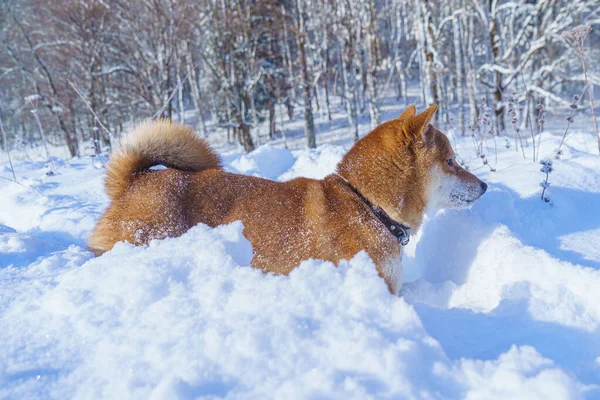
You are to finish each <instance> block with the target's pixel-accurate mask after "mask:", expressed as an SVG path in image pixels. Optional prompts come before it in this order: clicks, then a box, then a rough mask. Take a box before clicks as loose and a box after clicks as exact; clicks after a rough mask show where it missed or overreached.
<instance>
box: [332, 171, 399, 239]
mask: <svg viewBox="0 0 600 400" xmlns="http://www.w3.org/2000/svg"><path fill="white" fill-rule="evenodd" d="M338 176H339V177H340V178H342V180H343V181H344V182H346V184H347V185H348V186H349V187H350V189H352V191H353V192H354V193H356V195H357V196H358V197H360V199H361V200H362V201H363V202H364V203H365V204H366V205H367V206H368V207H369V208H370V209H371V211H372V212H373V214H375V216H376V217H377V219H379V221H381V223H382V224H383V225H385V227H386V228H387V229H388V231H390V233H391V234H392V235H394V236H395V237H396V238H397V239H398V241H399V242H400V244H401V245H402V246H406V245H407V244H408V242H409V241H410V233H409V232H408V231H409V229H410V227H408V226H406V225H404V224H401V223H400V222H396V221H394V220H393V219H391V218H390V216H389V215H387V213H386V212H385V211H383V210H382V209H381V208H379V207H377V206H376V205H374V204H373V203H371V202H370V201H369V199H367V198H366V197H365V196H363V194H362V193H361V192H359V191H358V189H357V188H355V187H354V186H353V185H352V184H351V183H350V182H348V181H347V180H346V178H344V177H343V176H341V175H339V174H338Z"/></svg>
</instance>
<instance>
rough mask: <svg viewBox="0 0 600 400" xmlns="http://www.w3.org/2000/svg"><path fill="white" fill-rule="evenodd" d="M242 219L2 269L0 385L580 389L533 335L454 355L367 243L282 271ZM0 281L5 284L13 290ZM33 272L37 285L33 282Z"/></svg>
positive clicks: (125, 391)
mask: <svg viewBox="0 0 600 400" xmlns="http://www.w3.org/2000/svg"><path fill="white" fill-rule="evenodd" d="M242 230H243V226H242V225H241V223H239V222H238V223H233V224H231V225H228V226H222V227H218V228H216V229H211V228H208V227H206V226H203V225H199V226H196V227H195V228H193V229H191V230H190V231H189V232H188V233H186V234H185V235H183V236H182V237H180V238H175V239H166V240H163V241H154V242H152V243H151V244H150V245H149V246H147V247H133V246H131V245H128V244H118V245H117V246H116V247H115V249H114V250H113V251H111V252H108V253H106V254H105V255H103V256H102V257H99V258H95V259H93V258H91V255H90V254H89V253H88V252H86V251H84V250H83V249H81V248H79V247H76V246H72V247H70V248H68V249H67V250H64V251H62V252H57V253H55V254H54V255H52V256H50V257H49V258H47V259H45V260H43V261H38V262H34V263H33V264H31V265H30V266H29V267H27V268H24V269H16V268H13V267H10V268H6V269H3V270H0V277H1V278H2V280H0V282H3V287H2V288H1V289H2V291H3V292H10V293H11V296H9V299H8V301H6V300H3V303H4V304H3V306H4V307H3V313H2V315H1V317H0V322H1V324H2V326H3V327H6V329H3V330H2V331H0V341H1V342H2V343H3V351H2V353H1V355H0V371H2V372H1V374H0V397H16V398H20V397H37V398H82V399H83V398H140V399H147V398H151V399H172V398H190V399H191V398H198V397H206V398H222V397H227V398H256V399H258V398H291V397H293V398H315V397H327V398H343V399H347V398H354V399H363V398H365V397H369V396H375V397H401V398H439V399H446V398H464V397H469V396H473V398H506V399H512V398H515V396H518V395H519V394H521V395H525V394H526V395H527V398H530V399H532V398H540V399H542V398H543V399H546V398H556V399H573V398H577V397H579V396H581V395H582V394H584V393H585V392H586V391H587V390H589V387H586V386H584V385H582V384H580V383H578V382H577V380H575V379H574V378H572V377H571V376H569V375H568V374H567V373H565V372H564V371H562V370H561V369H560V368H557V367H556V366H555V365H554V364H553V362H552V361H551V360H548V359H545V358H544V357H542V356H540V355H539V354H538V353H537V352H536V351H535V350H534V349H533V348H531V347H521V348H520V347H513V348H511V349H510V350H509V351H508V352H507V353H506V354H503V355H501V356H500V357H499V358H498V359H496V360H491V361H475V360H466V359H463V360H459V361H456V362H453V361H451V360H450V359H448V357H447V356H446V355H445V354H444V352H443V350H442V348H441V347H440V345H439V344H438V343H437V342H436V341H435V340H434V339H433V338H432V337H431V336H429V334H428V333H427V332H426V331H425V329H424V328H423V325H422V324H421V322H420V319H419V316H418V315H417V313H416V312H415V310H414V309H413V307H412V306H410V305H409V304H407V303H406V301H405V300H403V299H402V298H400V297H394V296H391V295H390V294H389V292H388V291H387V288H386V286H385V284H384V283H383V281H382V280H381V279H380V278H379V277H378V276H377V273H376V271H375V268H374V265H373V263H372V262H371V261H370V259H369V258H368V257H367V256H366V255H365V254H364V253H360V254H358V255H357V256H356V257H355V258H354V259H353V260H351V261H349V262H344V263H342V265H340V266H339V267H338V268H336V267H334V266H333V265H332V264H330V263H326V262H320V261H311V260H309V261H306V262H304V263H303V264H302V265H301V266H300V267H299V268H298V269H296V270H294V271H293V272H292V273H291V274H290V276H289V277H284V276H273V275H264V274H262V273H261V272H260V271H257V270H255V269H253V268H251V267H249V266H248V264H249V263H250V261H251V258H252V248H251V246H250V244H249V242H248V241H247V240H246V239H245V238H244V237H243V235H242ZM6 282H12V284H11V286H10V287H7V286H6ZM32 283H35V284H32Z"/></svg>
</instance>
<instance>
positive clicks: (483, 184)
mask: <svg viewBox="0 0 600 400" xmlns="http://www.w3.org/2000/svg"><path fill="white" fill-rule="evenodd" d="M481 190H482V192H481V194H484V193H485V191H486V190H487V183H485V182H481Z"/></svg>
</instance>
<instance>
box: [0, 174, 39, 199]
mask: <svg viewBox="0 0 600 400" xmlns="http://www.w3.org/2000/svg"><path fill="white" fill-rule="evenodd" d="M0 178H2V179H6V180H7V181H9V182H12V183H16V184H17V185H19V186H23V187H25V188H29V189H33V190H35V191H36V192H38V193H39V194H40V195H42V196H44V197H46V195H45V194H44V193H42V192H41V191H40V190H39V189H37V188H34V187H33V186H31V185H24V184H22V183H21V182H17V181H13V180H10V179H8V178H7V177H4V176H0Z"/></svg>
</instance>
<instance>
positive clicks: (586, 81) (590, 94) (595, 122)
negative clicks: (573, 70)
mask: <svg viewBox="0 0 600 400" xmlns="http://www.w3.org/2000/svg"><path fill="white" fill-rule="evenodd" d="M579 58H580V59H581V66H582V67H583V77H584V78H585V84H586V85H587V89H588V94H589V96H590V103H591V105H590V107H591V108H592V118H593V119H594V127H595V128H596V139H598V153H600V131H598V120H597V119H596V112H595V111H594V108H595V106H594V92H593V91H592V87H591V86H590V85H589V83H588V76H587V68H586V66H585V60H584V58H583V54H582V55H580V56H579Z"/></svg>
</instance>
